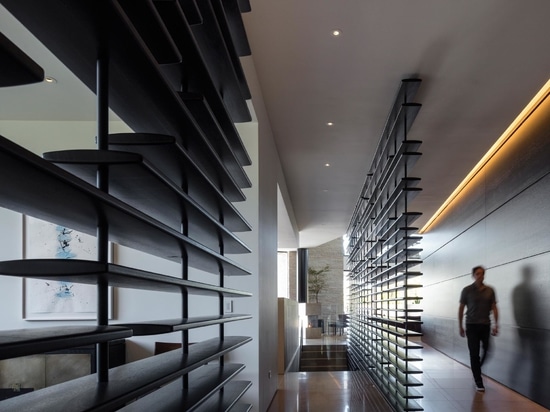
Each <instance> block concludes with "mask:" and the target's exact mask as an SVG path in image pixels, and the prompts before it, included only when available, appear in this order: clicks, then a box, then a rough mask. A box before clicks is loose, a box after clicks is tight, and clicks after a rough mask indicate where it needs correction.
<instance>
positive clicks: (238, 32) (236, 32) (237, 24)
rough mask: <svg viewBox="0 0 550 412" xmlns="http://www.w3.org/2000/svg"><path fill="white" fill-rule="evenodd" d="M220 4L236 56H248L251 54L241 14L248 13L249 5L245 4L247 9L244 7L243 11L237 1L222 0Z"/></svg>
mask: <svg viewBox="0 0 550 412" xmlns="http://www.w3.org/2000/svg"><path fill="white" fill-rule="evenodd" d="M217 1H219V0H217ZM220 3H221V5H222V6H223V9H224V12H225V16H226V20H227V25H228V28H229V31H230V32H231V38H232V39H233V44H234V45H235V51H236V52H237V55H238V56H241V57H242V56H249V55H250V54H251V53H252V52H251V50H250V45H249V44H248V38H247V37H246V30H245V27H244V23H243V18H242V15H241V13H244V12H249V11H250V3H248V4H247V6H248V7H244V10H243V9H241V7H240V6H239V0H224V1H223V2H220Z"/></svg>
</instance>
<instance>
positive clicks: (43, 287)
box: [23, 216, 113, 320]
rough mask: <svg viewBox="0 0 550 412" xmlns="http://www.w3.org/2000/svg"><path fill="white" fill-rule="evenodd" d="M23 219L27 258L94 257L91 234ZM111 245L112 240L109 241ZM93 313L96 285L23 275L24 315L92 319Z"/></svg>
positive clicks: (95, 301) (110, 305) (110, 247)
mask: <svg viewBox="0 0 550 412" xmlns="http://www.w3.org/2000/svg"><path fill="white" fill-rule="evenodd" d="M23 219H24V220H23V231H24V236H23V238H24V256H25V258H26V259H42V258H48V259H81V260H96V259H97V241H96V238H95V237H94V236H90V235H88V234H85V233H81V232H78V231H76V230H72V229H70V228H67V227H64V226H60V225H56V224H54V223H50V222H46V221H44V220H40V219H36V218H33V217H30V216H23ZM111 249H112V244H109V250H110V251H111ZM109 256H112V253H110V254H109ZM112 292H113V291H112V288H111V287H109V318H112V306H113V305H112V295H113V293H112ZM96 316H97V287H96V285H87V284H80V283H73V282H66V281H55V280H46V279H31V278H24V279H23V318H24V319H26V320H95V319H96Z"/></svg>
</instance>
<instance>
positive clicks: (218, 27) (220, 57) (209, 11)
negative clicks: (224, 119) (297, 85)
mask: <svg viewBox="0 0 550 412" xmlns="http://www.w3.org/2000/svg"><path fill="white" fill-rule="evenodd" d="M216 2H217V0H209V1H198V2H197V6H198V8H199V10H200V13H201V16H202V23H201V24H196V25H193V26H191V30H192V32H193V37H194V39H195V40H196V42H197V46H198V48H199V49H200V51H201V54H202V58H203V61H204V63H205V66H206V69H207V70H208V72H209V73H210V76H211V78H212V82H213V84H214V86H215V87H216V89H217V90H223V93H221V97H222V99H223V103H224V105H225V107H226V108H227V112H228V113H229V114H230V116H231V119H232V122H233V123H240V122H249V121H251V120H252V117H251V115H250V112H249V110H248V106H247V104H246V99H249V98H250V92H249V91H248V87H246V88H244V89H243V88H242V79H244V73H243V69H242V66H241V62H240V60H239V56H238V55H237V53H236V50H235V46H234V44H233V38H232V37H231V35H230V33H229V29H228V28H227V20H226V16H225V13H223V12H221V10H218V13H216V7H215V6H216V5H217V6H218V7H220V6H221V5H220V4H219V3H218V4H216ZM222 10H223V9H222ZM212 44H215V45H216V46H215V47H212ZM244 83H245V84H246V81H244Z"/></svg>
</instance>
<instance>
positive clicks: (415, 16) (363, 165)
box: [244, 0, 550, 247]
mask: <svg viewBox="0 0 550 412" xmlns="http://www.w3.org/2000/svg"><path fill="white" fill-rule="evenodd" d="M251 6H252V12H251V13H248V14H245V15H244V20H245V25H246V29H247V33H248V36H249V40H250V43H251V47H252V55H253V58H254V62H255V66H256V70H257V72H258V78H259V81H260V84H261V87H262V93H263V96H264V100H265V104H266V107H267V111H268V114H269V117H270V120H271V127H272V130H273V133H274V135H275V139H276V144H277V147H278V150H279V154H280V157H281V161H282V165H283V170H284V173H285V176H286V179H287V186H288V190H289V194H290V198H291V201H292V205H293V208H294V214H295V217H296V221H297V224H298V226H299V230H300V246H301V247H312V246H316V245H318V244H321V243H323V242H326V241H329V240H332V239H334V238H336V237H338V236H341V235H342V234H343V233H344V232H345V230H346V228H347V225H348V223H349V219H350V216H351V213H352V211H353V208H354V206H355V202H356V201H357V198H358V196H359V191H360V189H361V187H362V185H363V182H364V180H365V177H366V173H367V171H368V169H369V167H370V164H371V162H372V158H373V154H374V150H375V148H376V144H377V142H378V139H379V138H380V134H381V132H382V129H383V127H384V123H385V121H386V117H387V115H388V112H389V110H390V107H391V105H392V103H393V100H394V97H395V94H396V92H397V88H398V86H399V82H400V80H401V79H403V78H407V77H418V78H421V79H422V80H423V82H422V85H421V87H420V90H419V93H418V95H417V98H416V99H415V100H416V101H417V102H418V103H421V104H422V105H423V107H422V109H421V111H420V113H419V115H418V117H417V119H416V122H415V123H414V124H413V127H412V129H411V134H410V135H409V138H410V139H417V140H422V141H423V142H424V143H423V145H422V146H421V148H420V151H421V152H423V157H422V159H421V161H419V162H418V163H417V165H416V167H415V169H414V171H413V174H414V175H416V176H418V177H421V178H422V183H421V187H422V188H423V192H422V194H421V195H419V196H418V197H417V198H416V200H415V202H414V204H413V205H412V207H411V210H414V211H420V212H423V213H424V215H423V218H422V219H421V221H420V222H418V223H419V225H422V224H423V223H424V222H425V221H427V219H428V218H429V217H430V216H431V215H432V214H433V212H435V210H437V208H438V207H439V206H440V205H441V203H442V202H443V201H444V200H445V199H446V198H447V196H448V195H449V194H450V193H451V192H452V191H453V190H454V188H455V187H456V186H457V185H458V183H459V182H460V181H461V180H462V179H463V177H464V176H465V175H466V174H467V172H468V171H469V170H470V169H471V168H472V167H473V166H474V165H475V164H476V163H477V161H478V160H479V159H480V158H481V157H482V155H483V154H484V153H485V152H486V151H487V150H488V149H489V147H490V146H491V145H492V143H494V141H495V140H496V139H497V138H498V137H499V136H500V134H501V133H502V132H503V131H504V130H505V129H506V127H507V126H508V125H509V124H510V123H511V121H512V120H513V119H514V118H515V116H516V115H517V114H518V113H519V112H520V111H521V109H522V108H523V107H524V106H525V104H526V103H527V102H528V101H529V100H530V99H531V97H532V96H533V95H534V94H535V93H536V92H537V91H538V90H539V88H540V87H542V85H543V84H544V83H545V82H546V81H547V80H548V78H549V77H550V52H549V40H550V24H549V23H548V16H550V2H548V1H547V0H528V1H520V0H504V1H503V0H483V1H479V0H460V1H456V0H415V1H405V0H345V1H342V0H332V1H330V0H277V1H268V0H251ZM333 29H339V30H341V31H342V35H341V36H339V37H337V38H336V37H333V36H332V35H331V32H332V30H333ZM327 122H334V126H332V127H328V126H326V123H327ZM325 163H330V165H331V166H330V167H325V166H324V165H325ZM325 190H326V191H325Z"/></svg>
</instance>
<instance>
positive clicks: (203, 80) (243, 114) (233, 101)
mask: <svg viewBox="0 0 550 412" xmlns="http://www.w3.org/2000/svg"><path fill="white" fill-rule="evenodd" d="M155 5H156V7H157V9H158V10H159V13H160V15H161V17H162V19H163V21H164V24H165V25H166V27H167V29H168V31H169V32H170V34H171V36H172V38H173V39H174V42H175V43H176V45H177V46H178V48H179V49H180V50H181V51H183V54H184V58H185V57H186V58H187V61H186V63H187V64H186V65H185V68H186V69H187V70H190V71H191V72H192V73H193V74H194V75H195V76H194V77H193V78H192V79H193V80H194V81H195V82H196V84H187V83H184V84H183V87H184V88H183V90H184V91H196V90H200V91H201V93H202V94H203V95H204V96H205V98H206V100H207V101H208V104H209V105H210V107H211V108H212V110H213V112H214V114H215V116H216V119H217V121H218V123H219V124H220V126H221V128H222V130H223V132H224V134H225V136H226V137H227V138H228V140H229V142H230V143H231V148H232V149H233V151H234V152H235V155H236V156H237V158H238V159H239V162H240V164H241V165H243V166H245V165H249V164H250V163H251V161H250V157H249V156H248V153H247V152H246V150H245V149H244V145H243V144H242V141H241V139H240V136H239V135H238V133H237V132H236V129H235V125H234V123H239V122H248V121H250V120H252V119H251V115H250V112H249V110H248V107H247V105H246V101H245V100H244V98H243V95H242V92H241V90H240V89H239V88H238V87H231V86H232V85H234V83H230V84H227V86H228V87H231V88H232V92H231V93H227V94H224V96H223V100H222V96H221V95H220V93H219V90H225V87H226V85H225V84H223V85H222V84H220V83H219V82H220V81H221V78H220V77H218V78H216V74H212V72H211V71H210V69H216V70H219V67H217V63H218V62H216V61H214V62H213V64H214V67H212V62H211V60H210V58H211V56H209V55H206V56H203V52H206V53H210V54H211V53H214V54H215V53H217V51H214V50H212V49H213V48H212V47H210V48H209V50H206V51H205V50H204V47H202V48H201V47H200V45H202V44H203V43H204V41H200V40H199V41H197V39H196V37H197V36H199V35H200V33H202V32H204V31H205V24H207V25H208V23H205V20H206V18H207V17H208V15H209V14H211V10H210V11H209V10H208V9H207V7H209V6H210V3H209V2H206V1H203V2H197V5H198V6H199V9H200V12H201V16H202V23H201V24H197V25H193V26H189V25H188V23H187V22H186V18H185V15H184V13H183V11H182V9H181V7H180V5H179V3H178V2H177V1H175V0H172V1H166V0H159V1H155ZM205 11H206V12H207V14H206V15H204V12H205ZM209 34H211V33H209ZM215 37H216V36H215ZM216 46H218V47H220V48H221V49H222V52H223V49H224V48H225V45H224V44H221V43H220V42H217V43H216ZM226 62H227V59H223V60H221V63H222V64H219V66H220V67H223V66H225V64H224V63H226ZM189 65H191V67H188V66H189ZM218 76H230V77H233V76H234V69H233V67H232V66H231V67H229V68H228V69H227V70H225V71H224V73H222V74H218ZM188 79H189V77H188V78H187V79H186V80H188ZM239 95H240V96H239Z"/></svg>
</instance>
